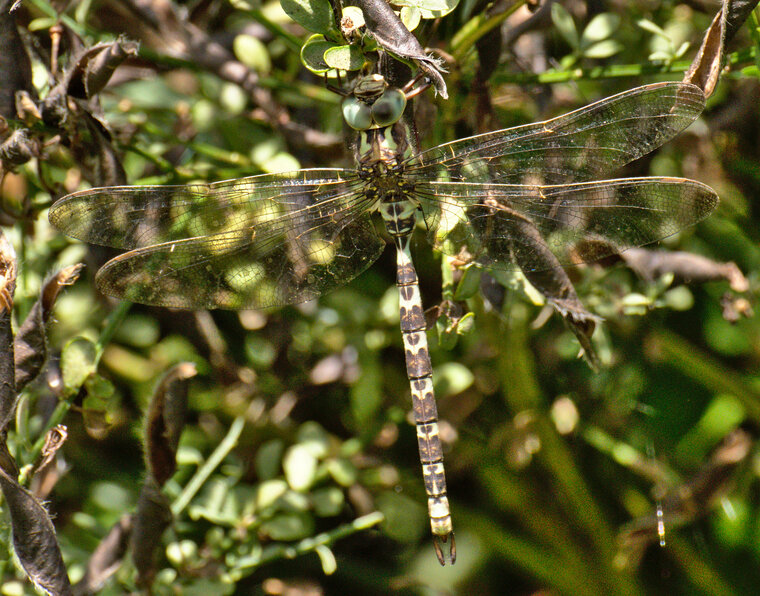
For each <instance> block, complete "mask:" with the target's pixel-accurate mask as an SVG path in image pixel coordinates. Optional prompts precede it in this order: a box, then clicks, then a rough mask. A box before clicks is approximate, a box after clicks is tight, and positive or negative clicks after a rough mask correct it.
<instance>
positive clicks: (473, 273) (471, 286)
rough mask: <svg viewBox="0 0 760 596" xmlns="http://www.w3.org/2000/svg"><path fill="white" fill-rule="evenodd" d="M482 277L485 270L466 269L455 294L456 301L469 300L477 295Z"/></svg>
mask: <svg viewBox="0 0 760 596" xmlns="http://www.w3.org/2000/svg"><path fill="white" fill-rule="evenodd" d="M482 277H483V270H482V269H481V268H480V267H476V266H470V267H467V268H466V269H464V270H463V272H462V279H460V280H459V283H458V284H457V289H456V291H455V292H454V300H467V299H468V298H472V297H473V296H474V295H475V294H477V292H478V290H479V289H480V279H481V278H482Z"/></svg>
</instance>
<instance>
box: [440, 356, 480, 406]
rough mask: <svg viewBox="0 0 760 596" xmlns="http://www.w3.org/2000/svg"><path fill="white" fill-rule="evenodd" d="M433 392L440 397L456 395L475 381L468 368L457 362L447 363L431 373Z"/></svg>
mask: <svg viewBox="0 0 760 596" xmlns="http://www.w3.org/2000/svg"><path fill="white" fill-rule="evenodd" d="M433 379H435V392H436V394H437V395H440V396H441V397H445V396H447V395H456V394H457V393H461V392H462V391H464V390H465V389H467V388H468V387H469V386H470V385H472V383H473V381H474V380H475V375H473V374H472V372H471V371H470V369H469V368H467V367H466V366H464V365H463V364H459V363H458V362H447V363H446V364H442V365H441V366H438V367H436V369H435V372H434V373H433Z"/></svg>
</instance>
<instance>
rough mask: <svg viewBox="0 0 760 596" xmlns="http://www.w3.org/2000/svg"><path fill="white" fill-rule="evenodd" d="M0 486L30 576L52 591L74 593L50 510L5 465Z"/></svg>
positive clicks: (63, 595)
mask: <svg viewBox="0 0 760 596" xmlns="http://www.w3.org/2000/svg"><path fill="white" fill-rule="evenodd" d="M0 489H2V491H3V496H4V497H5V502H6V507H7V510H8V513H9V515H10V518H11V525H12V527H13V548H14V550H15V551H16V556H17V557H18V560H19V562H20V563H21V566H22V567H23V569H24V571H25V572H26V574H27V575H28V576H29V579H30V580H32V582H33V583H34V584H35V585H36V586H37V587H39V588H41V589H43V590H46V591H47V592H48V593H50V594H55V595H56V596H67V595H69V594H72V591H71V584H70V583H69V577H68V575H67V573H66V567H65V566H64V564H63V558H62V557H61V550H60V548H59V546H58V541H57V539H56V536H55V528H54V527H53V522H51V521H50V517H49V515H48V512H47V511H46V510H45V508H44V507H43V506H42V505H41V504H40V502H39V501H38V500H37V499H36V498H35V497H34V496H33V495H32V494H31V493H30V492H29V491H27V490H26V489H25V488H23V487H21V486H20V485H19V484H18V483H17V482H16V481H15V480H14V479H13V478H11V477H10V476H9V475H8V474H7V473H6V472H5V471H4V470H2V469H0Z"/></svg>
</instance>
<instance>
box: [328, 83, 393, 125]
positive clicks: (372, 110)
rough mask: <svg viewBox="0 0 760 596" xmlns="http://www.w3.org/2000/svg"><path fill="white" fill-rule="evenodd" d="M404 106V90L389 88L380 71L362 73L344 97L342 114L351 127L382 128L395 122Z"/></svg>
mask: <svg viewBox="0 0 760 596" xmlns="http://www.w3.org/2000/svg"><path fill="white" fill-rule="evenodd" d="M405 108H406V94H405V93H404V92H403V91H402V90H401V89H396V88H389V87H388V83H387V82H386V81H385V78H384V77H382V76H381V75H377V74H376V75H370V76H367V77H364V78H363V79H362V80H361V81H359V82H358V83H357V85H356V87H354V90H353V93H352V94H351V95H350V96H349V97H347V98H346V99H344V100H343V106H342V110H343V118H344V119H345V121H346V123H347V124H348V125H349V126H350V127H351V128H353V129H354V130H369V129H371V128H385V127H386V126H391V125H392V124H395V123H396V122H398V120H399V119H400V118H401V115H402V114H403V113H404V109H405Z"/></svg>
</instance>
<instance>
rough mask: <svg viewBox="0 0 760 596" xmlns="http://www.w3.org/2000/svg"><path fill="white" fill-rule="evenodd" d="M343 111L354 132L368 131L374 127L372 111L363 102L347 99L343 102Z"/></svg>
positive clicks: (352, 98) (351, 98)
mask: <svg viewBox="0 0 760 596" xmlns="http://www.w3.org/2000/svg"><path fill="white" fill-rule="evenodd" d="M342 110H343V119H344V120H345V121H346V124H348V125H349V126H350V127H351V128H353V129H354V130H367V129H368V128H369V127H370V126H372V110H371V109H370V107H369V106H368V105H367V104H366V103H364V102H363V101H360V100H358V99H356V98H355V97H347V98H346V99H344V100H343V106H342Z"/></svg>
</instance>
